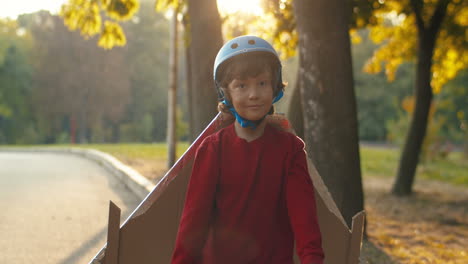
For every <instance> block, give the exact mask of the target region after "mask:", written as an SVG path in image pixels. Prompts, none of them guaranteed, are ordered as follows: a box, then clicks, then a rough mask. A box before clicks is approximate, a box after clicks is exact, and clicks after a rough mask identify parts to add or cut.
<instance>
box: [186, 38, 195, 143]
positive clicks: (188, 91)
mask: <svg viewBox="0 0 468 264" xmlns="http://www.w3.org/2000/svg"><path fill="white" fill-rule="evenodd" d="M191 57H192V56H191V55H190V47H189V46H187V47H185V58H186V64H185V67H186V69H185V70H186V73H187V74H186V76H187V80H186V81H185V85H186V103H187V115H188V124H189V131H188V141H189V143H192V142H193V141H195V130H194V129H195V127H194V124H193V112H194V111H195V109H193V102H192V97H193V89H192V71H191V68H190V61H191V60H190V58H191Z"/></svg>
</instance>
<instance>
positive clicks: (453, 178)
mask: <svg viewBox="0 0 468 264" xmlns="http://www.w3.org/2000/svg"><path fill="white" fill-rule="evenodd" d="M360 155H361V169H362V173H363V176H364V177H385V178H388V177H391V178H394V177H395V175H396V172H397V168H398V163H399V157H400V150H399V149H395V148H377V147H361V150H360ZM416 177H418V178H421V179H427V180H438V181H443V182H448V183H451V184H454V185H460V186H466V187H468V159H467V158H466V157H464V155H463V153H461V152H451V153H450V154H449V155H448V156H447V157H446V158H445V159H435V160H430V161H422V162H420V164H419V165H418V169H417V176H416Z"/></svg>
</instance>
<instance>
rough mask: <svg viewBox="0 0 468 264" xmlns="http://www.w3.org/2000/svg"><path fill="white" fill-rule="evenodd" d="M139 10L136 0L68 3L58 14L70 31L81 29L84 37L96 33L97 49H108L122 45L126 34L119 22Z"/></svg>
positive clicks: (86, 0) (79, 0) (76, 0)
mask: <svg viewBox="0 0 468 264" xmlns="http://www.w3.org/2000/svg"><path fill="white" fill-rule="evenodd" d="M138 8H139V2H138V1H137V0H68V2H67V3H65V4H64V5H63V6H62V8H61V11H60V15H61V16H62V17H63V20H64V22H65V25H67V26H68V28H69V29H70V30H77V29H78V30H80V32H81V34H82V35H83V36H84V37H85V38H89V37H93V36H96V35H98V34H99V35H100V37H99V41H98V44H99V46H101V47H103V48H105V49H111V48H113V47H114V46H123V45H125V43H126V38H125V34H124V33H123V30H122V28H121V26H120V25H119V24H118V22H119V21H125V20H128V19H130V18H131V17H132V16H133V15H134V14H135V13H136V12H137V11H138ZM103 18H104V19H105V21H104V25H103V22H102V20H103Z"/></svg>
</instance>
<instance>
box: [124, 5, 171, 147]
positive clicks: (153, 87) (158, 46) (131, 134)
mask: <svg viewBox="0 0 468 264" xmlns="http://www.w3.org/2000/svg"><path fill="white" fill-rule="evenodd" d="M122 26H123V29H124V31H125V32H126V34H127V44H126V46H125V47H124V48H123V49H124V50H125V65H127V67H128V69H129V71H130V86H131V96H130V103H129V105H128V107H127V109H126V114H125V118H124V120H123V122H122V123H121V124H120V130H121V132H122V140H124V141H130V142H155V141H164V140H165V139H166V126H167V108H168V104H167V97H166V96H164V95H165V94H167V89H168V85H169V84H168V75H169V60H168V57H167V55H168V54H169V49H170V37H169V21H168V19H166V18H165V17H164V15H163V14H162V13H155V12H154V2H153V1H144V2H141V8H140V10H139V12H138V13H137V14H135V16H134V17H133V19H131V20H129V21H126V22H124V23H122Z"/></svg>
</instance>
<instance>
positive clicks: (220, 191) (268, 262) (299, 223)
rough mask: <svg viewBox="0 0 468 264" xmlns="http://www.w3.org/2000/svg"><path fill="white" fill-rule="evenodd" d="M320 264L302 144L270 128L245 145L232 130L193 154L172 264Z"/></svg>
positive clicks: (209, 139) (212, 138) (318, 237)
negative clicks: (297, 263)
mask: <svg viewBox="0 0 468 264" xmlns="http://www.w3.org/2000/svg"><path fill="white" fill-rule="evenodd" d="M294 241H296V246H297V253H298V256H299V258H300V260H301V263H302V264H312V263H314V264H315V263H317V264H322V263H323V257H324V254H323V250H322V246H321V235H320V230H319V226H318V221H317V215H316V207H315V198H314V188H313V185H312V181H311V179H310V177H309V173H308V170H307V162H306V153H305V151H304V143H303V141H302V140H301V139H299V138H298V137H296V136H295V135H293V134H291V133H287V132H283V131H280V130H277V129H275V128H273V127H271V126H269V125H267V126H266V127H265V132H264V134H263V135H262V136H261V137H260V138H258V139H256V140H254V141H251V142H247V141H246V140H244V139H241V138H239V137H238V136H237V135H236V132H235V129H234V125H230V126H229V127H227V128H224V129H222V130H220V131H219V132H217V133H215V134H213V135H210V136H208V137H207V138H206V139H205V140H204V141H203V142H202V143H201V145H200V147H199V148H198V150H197V153H196V156H195V162H194V165H193V170H192V175H191V178H190V182H189V186H188V190H187V196H186V200H185V206H184V211H183V214H182V218H181V222H180V226H179V231H178V234H177V240H176V245H175V251H174V253H173V256H172V261H171V263H172V264H231V263H232V264H292V263H293V248H294Z"/></svg>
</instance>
